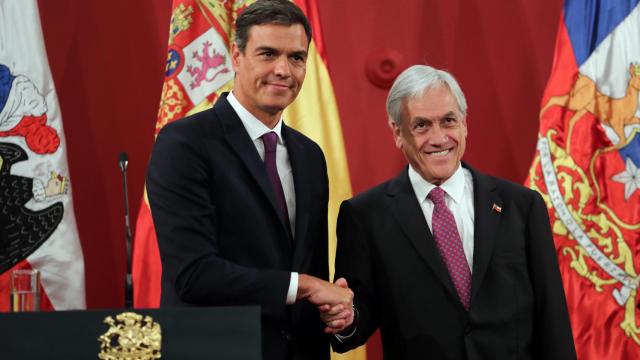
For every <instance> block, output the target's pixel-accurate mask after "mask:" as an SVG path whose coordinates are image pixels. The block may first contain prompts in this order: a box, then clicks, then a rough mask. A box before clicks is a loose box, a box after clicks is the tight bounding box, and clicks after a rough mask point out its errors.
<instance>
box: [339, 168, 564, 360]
mask: <svg viewBox="0 0 640 360" xmlns="http://www.w3.org/2000/svg"><path fill="white" fill-rule="evenodd" d="M463 165H464V164H463ZM464 166H466V165H464ZM468 169H469V170H470V171H471V173H472V176H473V187H474V211H475V225H474V254H473V259H474V260H473V271H472V284H471V286H472V293H471V308H470V310H469V312H467V311H465V310H464V308H463V306H462V303H461V302H460V300H459V298H458V295H457V293H456V290H455V288H454V286H453V283H452V281H451V279H450V277H449V274H448V272H447V268H446V266H445V265H444V263H443V261H442V260H441V257H440V254H439V253H438V248H437V246H436V244H435V241H434V239H433V236H432V235H431V232H430V230H429V227H428V225H427V222H426V220H425V219H424V215H423V213H422V210H421V208H420V204H419V203H418V201H417V199H416V196H415V193H414V191H413V188H412V187H411V183H410V181H409V176H408V174H407V169H406V168H405V170H403V171H402V173H401V174H400V175H399V176H398V177H396V178H395V179H392V180H391V181H389V182H386V183H384V184H381V185H379V186H377V187H375V188H373V189H371V190H369V191H367V192H365V193H363V194H361V195H359V196H357V197H355V198H353V199H351V200H348V201H345V202H344V203H343V204H342V206H341V208H340V214H339V216H338V250H337V259H336V278H337V277H345V278H346V279H347V280H348V282H349V285H350V286H351V287H352V289H353V290H354V292H355V305H356V307H357V309H358V319H357V331H356V333H355V335H354V336H353V337H352V338H350V339H349V340H348V341H346V342H345V343H340V342H337V341H334V342H333V347H334V349H335V350H336V351H338V352H344V351H347V350H349V349H351V348H354V347H356V346H359V345H361V344H363V343H365V342H366V340H367V339H368V338H369V336H370V335H371V334H372V333H373V332H374V331H375V330H376V328H378V327H380V330H381V334H382V345H383V351H384V357H385V358H386V359H393V360H396V359H563V360H565V359H574V358H575V357H576V355H575V350H574V346H573V338H572V335H571V328H570V325H569V317H568V315H567V307H566V302H565V298H564V292H563V288H562V283H561V279H560V273H559V270H558V263H557V260H556V252H555V248H554V245H553V238H552V235H551V231H550V228H549V218H548V215H547V208H546V207H545V204H544V202H543V201H542V198H541V197H540V195H538V194H537V193H536V192H534V191H532V190H529V189H527V188H525V187H523V186H521V185H517V184H514V183H510V182H507V181H504V180H500V179H497V178H494V177H489V176H486V175H483V174H481V173H480V172H478V171H476V170H474V169H472V168H469V167H468ZM494 204H495V205H496V206H498V207H500V208H501V211H498V210H497V209H496V208H495V207H494Z"/></svg>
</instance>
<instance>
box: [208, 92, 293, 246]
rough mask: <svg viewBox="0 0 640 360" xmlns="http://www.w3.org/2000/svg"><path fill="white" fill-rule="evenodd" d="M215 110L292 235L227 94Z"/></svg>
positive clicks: (236, 151)
mask: <svg viewBox="0 0 640 360" xmlns="http://www.w3.org/2000/svg"><path fill="white" fill-rule="evenodd" d="M214 110H215V112H216V114H217V115H218V118H219V119H220V123H221V124H222V127H223V129H224V133H225V137H226V139H227V142H228V143H229V145H230V146H231V148H232V149H233V151H234V152H235V153H236V154H237V155H238V157H239V158H240V160H241V161H242V163H243V164H244V165H245V166H246V168H247V170H249V173H250V174H251V177H253V179H254V180H255V181H256V183H258V186H259V188H260V190H262V193H264V195H265V196H266V198H267V199H268V201H269V203H270V204H271V208H272V209H273V211H274V212H275V213H276V215H277V216H278V218H279V219H280V223H281V224H282V226H283V229H284V230H286V231H285V232H286V233H287V234H290V231H289V230H288V229H286V225H285V222H284V218H283V216H282V215H281V214H280V211H279V210H278V205H277V202H276V196H275V193H274V192H273V189H272V188H271V184H270V183H269V179H268V177H267V172H266V169H265V166H264V163H263V161H262V159H260V155H259V154H258V151H257V150H256V146H255V145H254V143H253V141H252V140H251V138H250V137H249V134H248V133H247V130H246V129H245V128H244V125H242V121H241V120H240V118H239V117H238V114H236V112H235V111H234V110H233V108H232V107H231V105H230V104H229V102H228V101H227V94H226V93H225V94H223V95H222V96H221V97H220V99H219V100H218V101H217V102H216V104H215V106H214ZM288 243H289V244H288V245H287V246H289V247H290V246H291V245H290V241H289V242H288Z"/></svg>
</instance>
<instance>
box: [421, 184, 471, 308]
mask: <svg viewBox="0 0 640 360" xmlns="http://www.w3.org/2000/svg"><path fill="white" fill-rule="evenodd" d="M427 198H429V199H430V200H431V201H433V204H434V205H435V206H434V208H433V216H432V218H431V228H432V232H433V237H434V238H435V239H436V244H437V245H438V250H439V251H440V256H441V257H442V260H443V261H444V263H445V265H446V266H447V270H449V276H450V277H451V280H452V281H453V285H454V286H455V287H456V291H457V292H458V296H459V297H460V301H461V302H462V305H464V308H465V310H469V305H470V303H471V270H470V269H469V263H468V262H467V258H465V256H464V249H463V248H462V241H461V240H460V234H459V233H458V227H457V226H456V220H455V219H454V218H453V214H452V213H451V211H450V210H449V208H448V207H447V204H446V202H445V200H444V190H442V188H440V187H438V186H436V187H435V188H434V189H433V190H431V192H429V195H427Z"/></svg>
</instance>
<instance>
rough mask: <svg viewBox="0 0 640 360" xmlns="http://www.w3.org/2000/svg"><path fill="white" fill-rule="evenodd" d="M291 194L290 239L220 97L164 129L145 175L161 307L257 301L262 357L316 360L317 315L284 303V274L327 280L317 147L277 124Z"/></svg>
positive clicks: (322, 341) (259, 167)
mask: <svg viewBox="0 0 640 360" xmlns="http://www.w3.org/2000/svg"><path fill="white" fill-rule="evenodd" d="M282 136H283V138H284V141H285V145H286V147H287V151H288V153H289V157H290V160H291V168H292V172H293V178H294V187H295V197H296V220H295V238H293V239H292V238H291V233H290V232H289V231H288V230H287V228H286V225H285V222H284V219H283V218H282V216H281V215H279V212H278V211H277V207H276V200H275V195H274V192H273V190H272V188H271V186H270V184H269V181H268V179H267V174H266V170H265V167H264V164H263V162H262V160H261V159H260V156H259V155H258V152H257V151H256V148H255V145H254V144H253V142H252V140H251V139H250V138H249V135H248V134H247V132H246V130H245V128H244V126H243V125H242V122H241V121H240V118H238V116H237V114H236V113H235V111H234V110H233V108H232V107H231V105H229V103H228V101H227V99H226V94H224V95H223V96H222V97H221V98H220V99H219V100H218V101H217V103H216V104H215V106H214V107H213V108H212V109H209V110H206V111H203V112H200V113H198V114H194V115H192V116H189V117H187V118H185V119H182V120H179V121H176V122H173V123H171V124H168V125H167V126H165V127H164V128H163V129H162V131H161V132H160V134H159V135H158V138H157V140H156V143H155V146H154V149H153V154H152V156H151V161H150V164H149V169H148V174H147V190H148V196H149V204H150V205H151V212H152V215H153V221H154V224H155V228H156V232H157V237H158V245H159V248H160V255H161V259H162V268H163V272H162V297H161V306H195V305H203V306H214V305H215V306H217V305H245V304H246V305H260V306H262V335H263V355H264V359H265V360H270V359H274V360H275V359H287V358H290V359H318V360H320V359H322V360H326V359H328V357H329V343H328V338H327V336H326V335H325V334H324V333H323V328H324V327H323V324H322V322H321V321H320V318H319V315H318V311H317V310H316V308H315V307H314V306H312V305H311V304H309V303H307V302H298V303H296V304H295V305H292V306H286V305H285V300H286V295H287V290H288V287H289V280H290V273H291V271H297V272H300V273H305V274H310V275H313V276H316V277H319V278H322V279H327V278H328V255H327V252H328V248H327V247H328V243H327V204H328V196H329V195H328V192H329V190H328V180H327V168H326V163H325V159H324V155H323V153H322V150H321V149H320V147H318V145H317V144H315V143H314V142H313V141H311V140H310V139H309V138H307V137H306V136H304V135H302V134H301V133H299V132H297V131H295V130H293V129H291V128H289V127H287V126H283V128H282Z"/></svg>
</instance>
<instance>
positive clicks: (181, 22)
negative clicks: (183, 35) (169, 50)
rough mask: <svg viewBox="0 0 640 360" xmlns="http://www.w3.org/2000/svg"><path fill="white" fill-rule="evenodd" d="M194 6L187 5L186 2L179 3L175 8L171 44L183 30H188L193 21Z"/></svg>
mask: <svg viewBox="0 0 640 360" xmlns="http://www.w3.org/2000/svg"><path fill="white" fill-rule="evenodd" d="M192 14H193V7H191V6H189V7H185V6H184V4H179V5H178V6H176V7H175V9H173V13H172V14H171V26H170V31H169V46H171V44H173V40H174V39H175V37H176V36H178V34H179V33H180V32H182V31H185V30H188V29H189V28H190V27H191V23H193V18H192V16H191V15H192Z"/></svg>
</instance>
